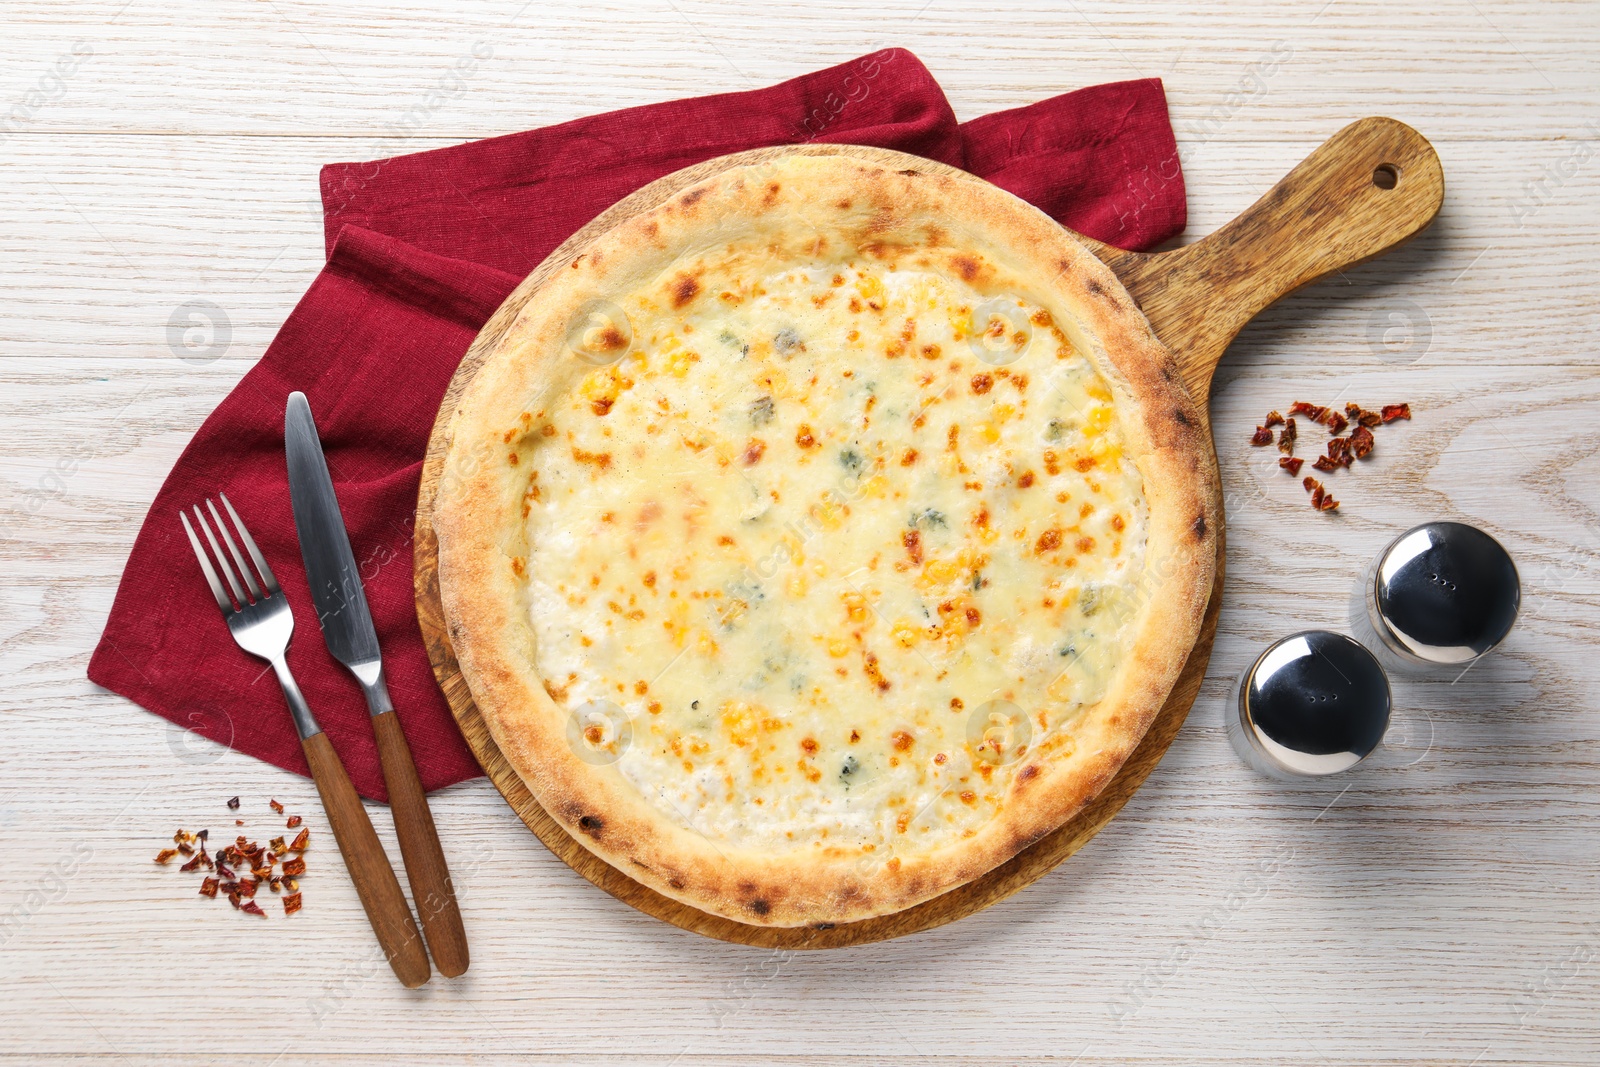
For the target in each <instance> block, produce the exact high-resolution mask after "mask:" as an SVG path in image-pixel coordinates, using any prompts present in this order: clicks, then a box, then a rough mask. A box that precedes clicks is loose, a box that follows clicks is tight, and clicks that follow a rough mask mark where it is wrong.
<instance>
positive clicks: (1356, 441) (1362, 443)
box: [1350, 423, 1374, 459]
mask: <svg viewBox="0 0 1600 1067" xmlns="http://www.w3.org/2000/svg"><path fill="white" fill-rule="evenodd" d="M1373 444H1374V442H1373V439H1372V431H1371V430H1369V429H1367V425H1366V423H1362V424H1361V425H1360V426H1357V427H1356V428H1355V429H1354V430H1351V431H1350V454H1351V455H1353V456H1355V458H1356V459H1366V458H1367V457H1368V456H1370V455H1372V446H1373Z"/></svg>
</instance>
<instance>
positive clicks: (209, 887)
mask: <svg viewBox="0 0 1600 1067" xmlns="http://www.w3.org/2000/svg"><path fill="white" fill-rule="evenodd" d="M217 885H218V882H217V880H216V879H215V878H207V879H206V880H205V881H203V882H201V883H200V895H201V896H203V897H215V896H216V895H217Z"/></svg>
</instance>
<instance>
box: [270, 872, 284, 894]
mask: <svg viewBox="0 0 1600 1067" xmlns="http://www.w3.org/2000/svg"><path fill="white" fill-rule="evenodd" d="M267 888H268V889H270V890H272V891H273V892H274V893H279V892H282V891H283V879H282V878H279V877H278V876H277V875H273V876H272V877H271V878H268V879H267Z"/></svg>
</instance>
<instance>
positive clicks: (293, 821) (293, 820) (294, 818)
mask: <svg viewBox="0 0 1600 1067" xmlns="http://www.w3.org/2000/svg"><path fill="white" fill-rule="evenodd" d="M304 821H305V820H304V819H302V818H300V816H298V815H291V816H289V822H288V824H287V828H288V829H290V830H293V829H294V828H295V827H296V826H299V825H300V824H301V823H302V822H304Z"/></svg>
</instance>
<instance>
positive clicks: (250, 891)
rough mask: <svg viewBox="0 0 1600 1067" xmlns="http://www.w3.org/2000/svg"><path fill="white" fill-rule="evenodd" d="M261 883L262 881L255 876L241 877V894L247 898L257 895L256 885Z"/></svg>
mask: <svg viewBox="0 0 1600 1067" xmlns="http://www.w3.org/2000/svg"><path fill="white" fill-rule="evenodd" d="M260 884H261V883H260V882H257V881H256V880H255V879H254V878H241V879H239V895H240V896H241V897H245V898H249V897H253V896H255V895H256V886H258V885H260Z"/></svg>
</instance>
